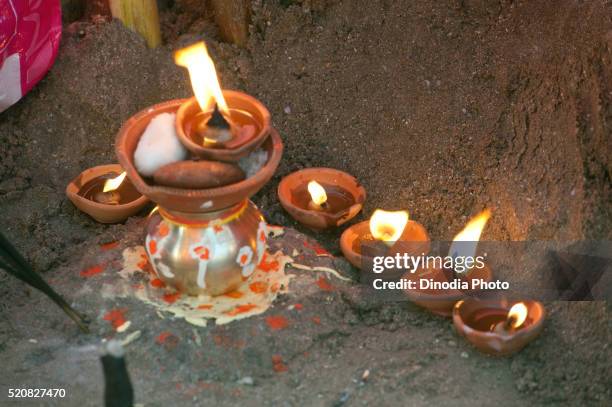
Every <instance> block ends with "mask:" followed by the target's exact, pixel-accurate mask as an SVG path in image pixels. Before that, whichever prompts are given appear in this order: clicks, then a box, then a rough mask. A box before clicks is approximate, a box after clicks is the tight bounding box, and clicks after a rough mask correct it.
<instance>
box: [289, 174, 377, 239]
mask: <svg viewBox="0 0 612 407" xmlns="http://www.w3.org/2000/svg"><path fill="white" fill-rule="evenodd" d="M278 197H279V199H280V202H281V205H282V206H283V208H285V210H286V211H287V212H289V214H290V215H291V216H292V217H293V218H294V219H295V220H297V221H298V222H300V223H302V224H303V225H305V226H308V227H309V228H311V229H315V230H322V229H327V228H330V227H336V226H340V225H342V224H343V223H345V222H347V221H349V220H351V219H352V218H354V217H355V216H356V215H357V214H358V213H359V211H361V208H362V207H363V203H364V202H365V198H366V192H365V189H364V188H363V186H361V184H359V182H358V181H357V180H356V179H355V178H354V177H353V176H351V175H349V174H347V173H345V172H343V171H339V170H335V169H333V168H307V169H304V170H300V171H296V172H294V173H291V174H289V175H287V176H286V177H284V178H283V179H282V180H281V182H280V184H279V185H278Z"/></svg>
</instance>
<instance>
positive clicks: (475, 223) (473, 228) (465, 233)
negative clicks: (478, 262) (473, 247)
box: [453, 209, 491, 242]
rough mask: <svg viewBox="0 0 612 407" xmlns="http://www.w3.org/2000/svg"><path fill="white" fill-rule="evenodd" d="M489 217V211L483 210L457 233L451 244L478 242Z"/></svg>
mask: <svg viewBox="0 0 612 407" xmlns="http://www.w3.org/2000/svg"><path fill="white" fill-rule="evenodd" d="M490 217H491V211H490V210H488V209H485V210H484V211H482V212H480V213H479V214H478V215H476V216H475V217H473V218H472V219H470V221H469V222H468V223H467V225H465V227H464V228H463V230H462V231H461V232H459V233H457V236H455V238H454V239H453V242H477V241H479V240H480V234H481V233H482V230H483V229H484V227H485V225H486V224H487V221H488V220H489V218H490Z"/></svg>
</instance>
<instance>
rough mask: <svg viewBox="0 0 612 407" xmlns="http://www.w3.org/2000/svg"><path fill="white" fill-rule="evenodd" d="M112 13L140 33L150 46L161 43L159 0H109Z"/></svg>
mask: <svg viewBox="0 0 612 407" xmlns="http://www.w3.org/2000/svg"><path fill="white" fill-rule="evenodd" d="M109 5H110V9H111V14H112V16H113V17H114V18H118V19H119V20H121V21H122V22H123V25H125V26H126V27H127V28H129V29H130V30H132V31H135V32H137V33H138V34H140V35H141V36H142V37H143V38H144V39H145V40H146V41H147V45H148V46H149V48H155V47H157V46H159V45H160V44H161V32H160V28H159V13H158V12H157V0H109Z"/></svg>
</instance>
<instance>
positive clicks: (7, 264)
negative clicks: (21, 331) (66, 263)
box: [0, 232, 89, 333]
mask: <svg viewBox="0 0 612 407" xmlns="http://www.w3.org/2000/svg"><path fill="white" fill-rule="evenodd" d="M0 268H2V269H4V270H5V271H6V272H7V273H9V274H11V275H13V276H14V277H16V278H18V279H19V280H21V281H23V282H25V283H26V284H29V285H31V286H32V287H34V288H36V289H37V290H39V291H41V292H42V293H44V294H45V295H47V297H49V298H50V299H51V300H52V301H53V302H54V303H56V304H57V305H58V306H59V307H60V308H61V309H62V310H63V311H64V312H65V313H66V315H68V316H69V317H70V318H71V319H72V320H73V321H74V322H76V324H77V325H78V326H79V328H80V329H81V331H83V332H86V333H87V332H89V328H88V327H87V322H88V319H87V317H86V316H84V315H82V314H80V313H79V312H77V311H76V310H75V309H74V308H72V307H71V306H70V304H68V303H67V302H66V300H64V298H63V297H62V296H61V295H59V294H58V293H57V292H56V291H55V290H54V289H53V288H51V286H50V285H49V284H47V282H46V281H45V280H43V278H42V277H41V276H40V275H39V274H38V273H37V272H35V271H34V270H33V269H32V267H31V266H30V265H29V264H28V262H27V261H26V260H25V258H24V257H23V256H22V255H21V253H19V252H18V251H17V249H16V248H15V247H14V246H13V245H12V244H11V243H10V242H9V241H8V239H7V238H6V237H5V236H4V235H3V234H2V233H1V232H0Z"/></svg>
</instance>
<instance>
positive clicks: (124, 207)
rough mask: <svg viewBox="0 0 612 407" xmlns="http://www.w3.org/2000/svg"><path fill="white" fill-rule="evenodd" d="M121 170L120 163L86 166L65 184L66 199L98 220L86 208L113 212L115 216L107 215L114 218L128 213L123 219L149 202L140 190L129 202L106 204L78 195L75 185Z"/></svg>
mask: <svg viewBox="0 0 612 407" xmlns="http://www.w3.org/2000/svg"><path fill="white" fill-rule="evenodd" d="M123 171H124V168H123V167H122V166H121V165H120V164H102V165H96V166H94V167H91V168H87V169H85V170H83V171H82V172H81V173H80V174H79V175H77V176H76V177H75V178H73V179H72V180H71V181H70V182H69V183H68V185H66V196H67V197H68V199H70V201H72V203H74V204H75V206H77V208H78V209H79V210H81V211H83V212H85V213H87V214H88V215H89V216H91V217H93V218H94V219H96V220H97V221H99V222H102V220H100V219H99V216H96V215H94V214H92V213H90V211H88V210H87V209H96V210H98V211H104V212H106V213H108V214H111V213H113V214H114V215H115V216H109V218H115V217H117V218H119V216H118V215H119V213H120V212H124V213H129V214H128V215H127V216H123V217H122V218H123V219H126V218H128V217H129V216H130V214H132V213H135V212H137V211H138V210H140V209H141V208H142V207H144V206H145V205H146V204H147V203H148V202H149V198H147V197H146V196H145V195H143V194H142V193H141V192H140V191H138V192H139V193H141V196H140V197H138V198H136V199H134V200H132V201H130V202H127V203H123V204H117V205H108V204H104V203H100V202H96V201H94V200H91V199H87V198H85V197H83V196H81V195H79V190H80V187H79V186H77V184H78V183H79V182H80V183H81V184H85V183H86V182H88V181H91V180H92V179H94V178H96V177H99V176H100V175H103V174H108V173H111V172H116V173H117V174H120V173H121V172H123ZM81 186H82V185H81ZM77 202H79V203H80V204H81V205H77ZM117 221H119V220H117ZM106 222H108V220H106Z"/></svg>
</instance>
